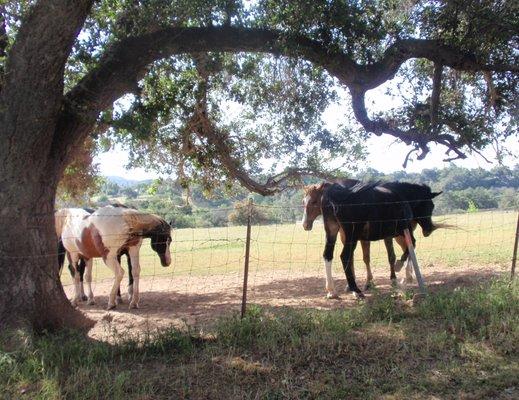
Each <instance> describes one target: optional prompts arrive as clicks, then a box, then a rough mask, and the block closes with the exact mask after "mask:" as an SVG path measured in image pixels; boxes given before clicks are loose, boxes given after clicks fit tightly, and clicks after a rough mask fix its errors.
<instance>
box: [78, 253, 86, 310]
mask: <svg viewBox="0 0 519 400" xmlns="http://www.w3.org/2000/svg"><path fill="white" fill-rule="evenodd" d="M85 267H86V263H85V260H83V259H82V258H80V259H79V263H78V269H77V270H78V273H79V289H80V293H81V300H82V301H87V300H88V297H87V296H86V295H85V286H84V276H85Z"/></svg>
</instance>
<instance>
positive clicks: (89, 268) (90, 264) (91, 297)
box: [85, 259, 96, 305]
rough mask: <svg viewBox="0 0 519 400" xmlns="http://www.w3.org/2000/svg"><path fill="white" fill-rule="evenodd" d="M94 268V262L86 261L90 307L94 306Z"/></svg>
mask: <svg viewBox="0 0 519 400" xmlns="http://www.w3.org/2000/svg"><path fill="white" fill-rule="evenodd" d="M93 266H94V260H92V259H90V260H86V261H85V279H86V283H87V288H88V303H87V304H88V305H94V304H95V303H96V302H95V299H94V292H93V291H92V268H93Z"/></svg>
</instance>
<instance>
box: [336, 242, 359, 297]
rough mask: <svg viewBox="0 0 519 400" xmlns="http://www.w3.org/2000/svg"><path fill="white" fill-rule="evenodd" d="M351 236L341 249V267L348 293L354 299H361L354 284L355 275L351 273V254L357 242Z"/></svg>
mask: <svg viewBox="0 0 519 400" xmlns="http://www.w3.org/2000/svg"><path fill="white" fill-rule="evenodd" d="M351 236H352V235H351ZM351 236H350V239H349V240H348V241H347V242H346V243H345V244H344V248H343V249H342V253H341V261H342V267H343V268H344V273H345V274H346V280H347V281H348V288H349V289H350V291H351V292H353V294H354V295H355V296H356V297H358V298H363V297H364V294H363V293H362V292H361V291H360V289H359V288H358V286H357V283H356V282H355V274H354V273H353V254H354V252H355V247H356V246H357V241H356V240H353V239H352V237H351Z"/></svg>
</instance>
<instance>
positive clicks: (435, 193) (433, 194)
mask: <svg viewBox="0 0 519 400" xmlns="http://www.w3.org/2000/svg"><path fill="white" fill-rule="evenodd" d="M442 193H443V190H442V191H441V192H432V193H431V199H434V198H435V197H436V196H439V195H440V194H442Z"/></svg>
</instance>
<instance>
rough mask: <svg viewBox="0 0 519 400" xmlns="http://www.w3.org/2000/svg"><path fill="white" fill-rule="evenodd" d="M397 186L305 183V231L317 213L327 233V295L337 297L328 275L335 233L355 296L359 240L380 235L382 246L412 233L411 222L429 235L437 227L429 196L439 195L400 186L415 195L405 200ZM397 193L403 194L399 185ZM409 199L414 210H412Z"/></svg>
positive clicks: (360, 183) (347, 182) (346, 182)
mask: <svg viewBox="0 0 519 400" xmlns="http://www.w3.org/2000/svg"><path fill="white" fill-rule="evenodd" d="M385 185H387V187H386V186H385ZM391 185H392V186H391ZM398 185H401V183H399V182H392V183H391V184H383V183H381V182H371V183H362V182H358V181H356V182H355V181H354V180H347V181H343V183H342V184H341V183H330V182H323V183H321V184H319V185H310V186H307V187H305V197H304V200H303V203H304V215H303V227H304V229H305V230H311V229H312V226H313V221H314V220H315V218H316V217H317V216H318V215H320V214H322V215H323V222H324V228H325V232H326V244H325V249H324V254H323V256H324V262H325V268H326V290H327V292H328V295H327V296H328V297H336V295H335V293H334V283H333V279H332V276H331V265H332V259H333V250H334V247H335V242H336V240H337V234H338V233H340V234H341V240H342V242H343V245H344V249H343V251H342V253H341V261H342V264H343V268H344V271H345V274H346V279H347V281H348V287H349V290H351V291H352V292H354V293H355V294H356V295H357V296H358V297H363V294H362V292H361V291H360V290H359V288H358V287H357V284H356V282H355V276H354V273H353V252H354V250H355V247H356V245H357V242H358V241H359V240H361V241H376V240H381V239H384V241H385V243H386V244H387V243H388V239H389V241H391V238H393V237H400V236H403V231H404V229H406V228H407V229H409V230H410V232H412V229H413V221H415V222H416V223H418V224H419V225H420V226H421V227H422V231H423V233H424V236H429V235H430V234H431V232H432V231H434V230H435V229H436V228H437V227H436V226H435V225H434V224H433V223H432V219H431V215H432V212H433V209H434V204H433V202H432V199H433V198H434V197H435V196H437V195H438V194H439V193H432V192H431V189H430V188H429V187H428V186H426V185H414V184H403V185H405V189H407V190H408V191H409V193H407V195H408V196H411V195H413V196H414V197H413V198H415V199H416V200H410V201H407V199H406V198H404V196H403V195H402V194H400V193H399V192H398ZM407 185H409V186H407ZM402 192H404V190H403V189H402ZM411 203H412V204H413V208H411V205H410V204H411ZM411 236H412V240H413V243H415V239H414V237H413V235H412V234H411ZM391 246H392V244H391ZM363 247H364V246H363ZM363 250H365V249H363ZM368 251H369V248H368ZM393 254H394V253H393ZM389 256H390V264H391V265H394V264H393V263H392V262H391V255H389ZM368 257H369V256H368ZM392 272H393V270H392ZM371 278H372V277H371Z"/></svg>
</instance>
